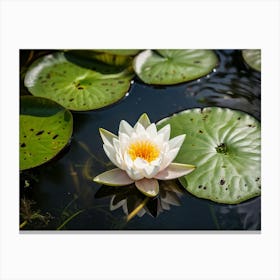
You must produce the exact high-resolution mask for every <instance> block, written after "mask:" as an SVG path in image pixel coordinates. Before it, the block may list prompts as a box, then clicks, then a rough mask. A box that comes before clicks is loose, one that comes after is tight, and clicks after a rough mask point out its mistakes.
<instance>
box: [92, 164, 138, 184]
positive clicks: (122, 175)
mask: <svg viewBox="0 0 280 280" xmlns="http://www.w3.org/2000/svg"><path fill="white" fill-rule="evenodd" d="M93 181H94V182H96V183H100V184H104V185H108V186H125V185H129V184H131V183H133V182H134V181H133V180H132V179H131V178H129V177H128V175H127V174H126V172H125V171H123V170H121V169H119V168H115V169H112V170H109V171H106V172H104V173H101V174H99V175H98V176H96V177H95V178H94V179H93Z"/></svg>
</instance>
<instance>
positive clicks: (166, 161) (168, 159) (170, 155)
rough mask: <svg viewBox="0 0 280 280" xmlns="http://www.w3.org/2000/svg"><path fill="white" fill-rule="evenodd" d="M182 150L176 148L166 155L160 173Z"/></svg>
mask: <svg viewBox="0 0 280 280" xmlns="http://www.w3.org/2000/svg"><path fill="white" fill-rule="evenodd" d="M179 150H180V148H176V149H173V150H170V151H168V152H166V153H165V154H164V158H163V162H162V164H161V167H160V171H162V170H163V169H165V168H166V167H167V166H168V165H169V164H170V163H171V162H172V161H173V160H174V159H175V158H176V156H177V154H178V152H179Z"/></svg>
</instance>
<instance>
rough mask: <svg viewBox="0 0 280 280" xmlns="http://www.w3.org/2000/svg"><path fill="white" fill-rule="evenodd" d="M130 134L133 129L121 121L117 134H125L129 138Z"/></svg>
mask: <svg viewBox="0 0 280 280" xmlns="http://www.w3.org/2000/svg"><path fill="white" fill-rule="evenodd" d="M132 132H133V128H132V127H131V125H130V124H129V123H128V122H127V121H124V120H122V121H121V122H120V126H119V134H120V133H125V134H127V135H128V136H129V135H131V133H132Z"/></svg>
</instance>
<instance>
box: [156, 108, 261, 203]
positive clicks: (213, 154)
mask: <svg viewBox="0 0 280 280" xmlns="http://www.w3.org/2000/svg"><path fill="white" fill-rule="evenodd" d="M167 123H169V124H170V125H171V137H175V136H177V135H180V134H186V139H185V141H184V143H183V145H182V147H181V150H180V151H179V153H178V155H177V157H176V159H175V160H174V161H175V162H181V163H189V164H193V165H195V166H196V170H194V171H193V172H192V173H190V174H188V175H186V176H184V177H181V178H180V182H181V184H182V185H183V186H184V187H185V188H186V189H187V190H188V191H189V192H190V193H192V194H193V195H195V196H197V197H201V198H205V199H210V200H213V201H215V202H220V203H228V204H234V203H239V202H242V201H245V200H247V199H249V198H252V197H255V196H258V195H260V193H261V179H260V178H261V161H260V157H261V148H260V147H261V131H260V123H259V122H258V121H257V120H256V119H255V118H253V117H252V116H250V115H248V114H246V113H243V112H240V111H235V110H231V109H225V108H218V107H209V108H205V109H191V110H186V111H183V112H180V113H178V114H175V115H173V116H171V117H169V118H166V119H163V120H162V121H160V122H159V123H158V126H159V128H161V127H163V126H164V125H166V124H167Z"/></svg>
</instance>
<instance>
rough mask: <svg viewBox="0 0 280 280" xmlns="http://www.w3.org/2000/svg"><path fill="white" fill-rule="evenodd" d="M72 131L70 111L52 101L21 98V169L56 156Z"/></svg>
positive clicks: (29, 97) (31, 97) (38, 98)
mask: <svg viewBox="0 0 280 280" xmlns="http://www.w3.org/2000/svg"><path fill="white" fill-rule="evenodd" d="M72 131H73V118H72V114H71V112H70V111H69V110H67V109H65V108H63V107H62V106H61V105H59V104H57V103H55V102H54V101H52V100H49V99H46V98H41V97H33V96H22V97H21V98H20V170H25V169H29V168H33V167H36V166H39V165H41V164H43V163H45V162H47V161H49V160H51V159H52V158H54V157H55V156H56V155H57V154H58V153H59V152H60V151H61V150H62V149H63V148H64V147H65V146H66V145H67V144H68V143H69V140H70V137H71V135H72Z"/></svg>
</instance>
